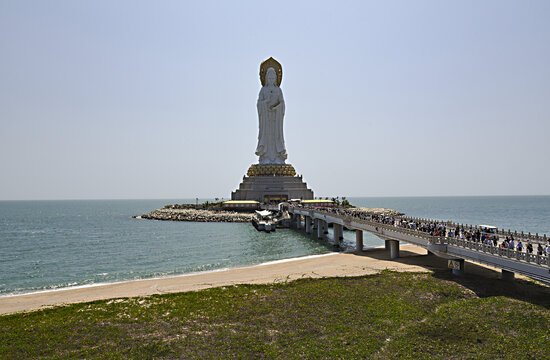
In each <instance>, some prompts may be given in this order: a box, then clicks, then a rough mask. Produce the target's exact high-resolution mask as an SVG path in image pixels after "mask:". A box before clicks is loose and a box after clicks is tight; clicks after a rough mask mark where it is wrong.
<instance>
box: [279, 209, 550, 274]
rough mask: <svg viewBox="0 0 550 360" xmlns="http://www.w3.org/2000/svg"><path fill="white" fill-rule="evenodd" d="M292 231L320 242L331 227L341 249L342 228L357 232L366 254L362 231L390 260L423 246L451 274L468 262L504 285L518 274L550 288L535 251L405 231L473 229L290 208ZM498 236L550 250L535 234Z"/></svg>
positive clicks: (544, 261)
mask: <svg viewBox="0 0 550 360" xmlns="http://www.w3.org/2000/svg"><path fill="white" fill-rule="evenodd" d="M288 211H289V214H290V215H291V227H293V228H295V229H303V230H305V232H306V233H307V234H315V235H316V236H317V238H319V239H320V238H323V237H326V235H327V234H328V226H329V224H332V226H333V233H334V241H335V243H336V244H340V242H341V241H342V240H343V230H344V227H345V228H347V229H349V230H354V231H355V239H356V249H357V250H358V251H361V250H362V249H363V231H368V232H370V233H372V234H375V235H377V236H378V237H380V238H381V239H383V240H385V245H386V250H388V251H389V252H390V258H392V259H395V258H397V257H399V243H400V242H406V243H409V244H413V245H417V246H421V247H423V248H425V249H426V250H427V251H428V252H429V253H433V254H435V255H437V256H440V257H443V258H446V259H448V260H450V261H449V267H452V269H453V273H454V274H456V275H460V274H462V273H463V271H464V261H465V260H467V261H471V262H475V263H480V264H485V265H489V266H492V267H494V268H498V269H501V271H502V278H503V279H508V280H510V279H513V278H514V274H516V273H517V274H521V275H525V276H527V277H530V278H532V279H535V280H538V281H541V282H544V283H546V284H550V256H549V255H548V254H547V253H546V252H544V251H543V253H542V255H540V254H538V253H537V251H536V249H535V251H534V252H533V253H530V252H527V251H519V250H517V249H509V248H502V247H500V246H494V245H489V244H486V243H482V242H480V241H476V240H474V239H471V240H467V239H466V238H464V239H462V238H459V237H456V236H448V234H447V232H446V231H443V232H441V236H435V235H433V234H432V233H430V232H424V231H421V230H419V229H414V228H410V227H408V226H406V224H409V223H410V222H414V223H416V224H421V223H432V224H433V223H436V224H439V225H444V226H445V228H446V229H455V228H457V227H458V228H468V229H469V228H473V229H475V228H476V227H475V226H472V225H462V224H456V223H452V222H443V221H436V220H428V219H420V218H412V217H405V216H394V217H392V220H394V221H391V222H386V223H385V222H384V221H382V219H380V218H378V217H377V216H369V215H367V216H364V215H363V216H358V215H357V214H353V213H347V212H346V211H345V210H344V209H334V208H306V207H301V206H290V207H289V210H288ZM497 232H498V235H499V236H513V237H514V239H515V240H516V241H517V240H522V242H526V241H529V242H531V243H532V244H534V245H537V244H541V245H546V244H548V239H547V237H546V234H545V235H544V236H539V235H538V234H535V235H532V234H531V233H528V234H524V233H518V232H510V230H508V231H505V230H504V229H502V230H498V231H497Z"/></svg>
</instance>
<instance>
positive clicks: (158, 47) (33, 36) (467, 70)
mask: <svg viewBox="0 0 550 360" xmlns="http://www.w3.org/2000/svg"><path fill="white" fill-rule="evenodd" d="M548 19H550V2H548V1H460V2H459V1H435V0H434V1H383V2H382V1H338V2H323V1H278V2H257V1H235V2H226V1H196V2H184V1H161V2H153V1H149V2H140V1H116V2H113V1H47V2H46V1H6V0H0V49H2V51H1V53H0V125H1V127H0V161H1V166H2V171H1V176H0V199H4V200H7V199H109V198H122V199H125V198H195V197H201V198H206V197H209V198H213V197H224V198H228V197H229V196H230V193H231V191H232V190H234V189H235V188H237V186H238V184H239V182H240V181H241V180H242V176H243V175H244V174H245V172H246V170H247V168H248V167H249V166H250V165H251V164H253V163H256V162H257V157H256V156H255V155H254V149H255V147H256V141H257V131H258V118H257V113H256V100H257V96H258V92H259V90H260V86H261V85H260V82H259V78H258V69H259V65H260V63H261V62H262V61H263V60H264V59H266V58H268V57H270V56H273V57H275V58H276V59H278V60H279V61H280V62H281V63H282V65H283V72H284V74H283V82H282V85H281V88H282V90H283V93H284V96H285V101H286V116H285V141H286V146H287V151H288V154H289V157H288V161H287V163H291V164H293V165H294V167H295V168H296V170H297V171H298V173H300V174H303V176H304V179H305V180H306V181H307V183H308V185H309V186H310V187H311V188H312V189H313V190H314V191H315V195H316V196H336V195H339V196H432V195H433V196H439V195H508V194H510V195H521V194H550V185H549V184H550V166H549V165H550V155H549V154H550V149H549V147H550V142H549V140H548V139H549V133H550V131H549V130H550V66H549V65H548V64H550V41H549V40H548V39H549V38H550V21H548Z"/></svg>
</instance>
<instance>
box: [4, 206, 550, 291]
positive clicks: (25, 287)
mask: <svg viewBox="0 0 550 360" xmlns="http://www.w3.org/2000/svg"><path fill="white" fill-rule="evenodd" d="M349 200H350V201H351V202H352V204H354V205H357V206H368V207H388V208H393V209H397V210H400V211H402V212H404V213H406V214H407V215H410V216H418V217H426V218H433V219H441V220H454V221H458V222H463V223H468V224H489V225H495V226H498V227H502V228H506V229H508V228H510V229H512V230H520V231H521V230H523V231H531V232H532V233H535V232H538V233H540V234H542V233H546V234H550V196H510V197H433V198H430V197H424V198H413V197H411V198H350V199H349ZM183 202H191V200H182V199H173V200H81V201H0V296H6V295H11V294H19V293H28V292H34V291H42V290H53V289H59V288H65V287H72V286H87V285H91V284H98V283H107V282H116V281H125V280H132V279H144V278H151V277H162V276H170V275H177V274H186V273H193V272H202V271H213V270H217V269H225V268H232V267H239V266H246V265H253V264H259V263H263V262H267V261H272V260H279V259H287V258H294V257H301V256H308V255H315V254H321V253H326V252H331V251H334V247H333V246H332V244H330V242H328V241H326V240H321V241H319V240H315V239H314V238H313V237H310V236H307V235H305V234H304V233H300V232H296V231H294V230H286V229H282V230H277V231H276V232H275V233H270V234H266V233H263V232H257V231H256V230H255V229H254V228H253V227H252V225H250V224H248V223H191V222H168V221H152V220H140V219H133V218H132V216H133V215H141V214H144V213H147V212H149V211H151V210H154V209H157V208H160V207H162V206H164V205H166V204H173V203H183ZM344 237H345V239H344V245H345V247H347V248H348V249H351V248H353V246H354V234H353V232H345V234H344ZM364 242H365V246H380V245H383V242H382V241H381V240H380V239H378V238H377V237H376V236H374V235H369V234H365V239H364Z"/></svg>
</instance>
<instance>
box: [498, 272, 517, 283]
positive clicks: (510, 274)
mask: <svg viewBox="0 0 550 360" xmlns="http://www.w3.org/2000/svg"><path fill="white" fill-rule="evenodd" d="M515 275H516V274H515V273H513V272H512V271H508V270H504V269H502V274H501V275H500V277H501V278H502V280H507V281H511V280H514V278H515Z"/></svg>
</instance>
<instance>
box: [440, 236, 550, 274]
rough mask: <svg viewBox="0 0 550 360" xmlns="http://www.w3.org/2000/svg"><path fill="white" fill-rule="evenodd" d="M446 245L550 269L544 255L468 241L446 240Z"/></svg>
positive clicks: (549, 262) (548, 258) (546, 256)
mask: <svg viewBox="0 0 550 360" xmlns="http://www.w3.org/2000/svg"><path fill="white" fill-rule="evenodd" d="M447 245H451V246H457V247H461V248H466V249H469V250H474V251H478V252H483V253H486V254H491V255H495V256H500V257H507V258H509V259H512V260H517V261H525V262H527V263H532V264H537V265H541V266H547V267H550V256H548V255H545V254H544V253H543V254H542V255H539V254H538V253H537V254H533V253H529V252H523V251H518V250H515V249H509V248H503V247H500V246H493V245H488V244H483V243H480V242H476V241H469V240H465V239H458V238H447Z"/></svg>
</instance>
